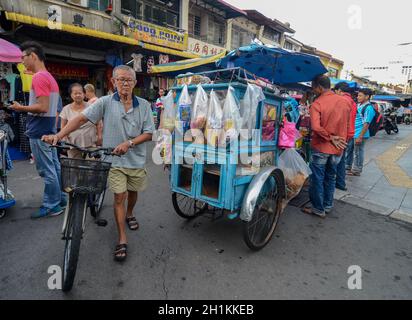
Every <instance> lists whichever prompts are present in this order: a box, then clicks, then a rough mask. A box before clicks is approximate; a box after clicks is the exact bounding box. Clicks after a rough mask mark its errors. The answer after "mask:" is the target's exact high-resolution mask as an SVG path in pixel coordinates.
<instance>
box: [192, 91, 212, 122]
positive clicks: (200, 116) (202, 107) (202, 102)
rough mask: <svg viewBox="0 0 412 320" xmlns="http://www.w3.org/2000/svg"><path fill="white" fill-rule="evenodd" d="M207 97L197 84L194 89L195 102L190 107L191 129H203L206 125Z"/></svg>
mask: <svg viewBox="0 0 412 320" xmlns="http://www.w3.org/2000/svg"><path fill="white" fill-rule="evenodd" d="M208 102H209V97H208V96H207V93H206V92H205V90H204V89H203V87H202V86H201V85H200V84H199V85H198V86H197V90H196V97H195V102H194V103H193V108H192V119H191V121H190V128H191V129H200V130H202V129H204V128H205V126H206V119H207V108H208Z"/></svg>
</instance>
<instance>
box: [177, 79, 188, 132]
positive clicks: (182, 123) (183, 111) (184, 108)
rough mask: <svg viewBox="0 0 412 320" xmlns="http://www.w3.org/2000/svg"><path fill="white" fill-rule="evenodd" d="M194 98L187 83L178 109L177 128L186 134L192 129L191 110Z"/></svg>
mask: <svg viewBox="0 0 412 320" xmlns="http://www.w3.org/2000/svg"><path fill="white" fill-rule="evenodd" d="M191 107H192V99H191V98H190V95H189V90H188V88H187V85H184V86H183V89H182V93H181V95H180V98H179V102H178V105H177V111H176V130H177V131H178V132H179V133H180V134H181V135H182V136H184V134H185V132H186V131H187V130H189V129H190V111H191Z"/></svg>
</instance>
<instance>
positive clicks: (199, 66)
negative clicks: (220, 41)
mask: <svg viewBox="0 0 412 320" xmlns="http://www.w3.org/2000/svg"><path fill="white" fill-rule="evenodd" d="M225 55H226V52H224V51H223V52H221V53H219V54H217V55H214V56H206V57H202V58H195V59H188V60H182V61H177V62H172V63H167V64H159V65H157V66H154V67H152V73H164V74H167V75H168V76H177V75H179V74H182V73H185V72H193V73H196V72H202V71H206V70H213V69H216V65H215V63H216V61H217V60H219V59H221V58H223V57H224V56H225Z"/></svg>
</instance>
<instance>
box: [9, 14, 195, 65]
mask: <svg viewBox="0 0 412 320" xmlns="http://www.w3.org/2000/svg"><path fill="white" fill-rule="evenodd" d="M6 18H7V20H10V21H15V22H20V23H24V24H30V25H35V26H38V27H42V28H48V24H49V21H48V20H46V19H39V18H34V17H30V16H26V15H22V14H18V13H15V12H6ZM60 31H63V32H69V33H75V34H79V35H82V36H88V37H94V38H99V39H105V40H110V41H115V42H120V43H126V44H129V45H133V46H140V47H142V48H144V49H147V50H153V51H157V52H161V53H166V54H170V55H175V56H179V57H184V58H197V57H199V56H198V55H196V54H193V53H190V52H185V51H179V50H174V49H169V48H165V47H161V46H156V45H153V44H148V43H145V42H142V41H138V40H135V39H132V38H129V37H125V36H120V35H116V34H111V33H108V32H102V31H97V30H93V29H89V28H82V27H78V26H73V25H69V24H64V23H62V24H61V29H60Z"/></svg>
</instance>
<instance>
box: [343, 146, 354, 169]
mask: <svg viewBox="0 0 412 320" xmlns="http://www.w3.org/2000/svg"><path fill="white" fill-rule="evenodd" d="M354 147H355V139H351V140H349V142H348V147H347V148H346V161H345V162H346V170H352V165H353V149H354Z"/></svg>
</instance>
